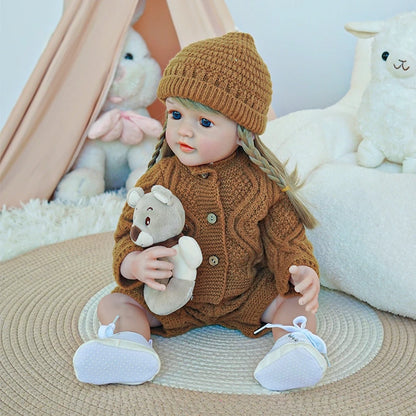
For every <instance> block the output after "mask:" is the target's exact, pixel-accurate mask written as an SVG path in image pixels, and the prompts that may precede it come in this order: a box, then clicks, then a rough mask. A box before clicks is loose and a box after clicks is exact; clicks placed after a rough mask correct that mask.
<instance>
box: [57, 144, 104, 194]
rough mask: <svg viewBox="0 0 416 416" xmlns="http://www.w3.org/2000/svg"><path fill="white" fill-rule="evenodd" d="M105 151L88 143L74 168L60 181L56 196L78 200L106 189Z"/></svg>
mask: <svg viewBox="0 0 416 416" xmlns="http://www.w3.org/2000/svg"><path fill="white" fill-rule="evenodd" d="M104 169H105V152H104V151H103V150H102V149H100V148H98V147H96V146H94V144H92V143H87V144H86V145H85V146H84V148H83V149H82V152H81V154H80V156H79V157H78V159H77V161H76V162H75V164H74V167H73V169H72V170H71V171H70V172H69V173H67V174H66V175H65V176H64V177H63V178H62V179H61V181H60V182H59V184H58V186H57V188H56V190H55V194H54V198H55V199H60V200H63V201H68V202H76V201H78V200H79V199H80V198H82V197H90V196H94V195H98V194H101V193H103V192H104V190H105V181H104Z"/></svg>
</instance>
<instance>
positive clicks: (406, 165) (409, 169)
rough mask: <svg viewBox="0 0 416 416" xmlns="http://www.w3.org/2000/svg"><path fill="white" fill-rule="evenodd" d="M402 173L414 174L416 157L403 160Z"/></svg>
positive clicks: (415, 171)
mask: <svg viewBox="0 0 416 416" xmlns="http://www.w3.org/2000/svg"><path fill="white" fill-rule="evenodd" d="M402 171H403V173H416V156H411V157H410V156H409V157H406V158H405V159H404V160H403V166H402Z"/></svg>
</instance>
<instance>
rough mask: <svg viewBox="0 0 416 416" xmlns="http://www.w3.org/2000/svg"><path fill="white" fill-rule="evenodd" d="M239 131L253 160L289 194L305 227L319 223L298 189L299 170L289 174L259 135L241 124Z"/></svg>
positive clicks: (243, 143)
mask: <svg viewBox="0 0 416 416" xmlns="http://www.w3.org/2000/svg"><path fill="white" fill-rule="evenodd" d="M237 133H238V136H239V138H240V140H241V147H242V148H243V150H244V152H245V153H246V154H247V156H248V157H249V158H250V160H251V162H252V163H254V164H255V165H256V166H258V167H259V169H260V170H262V171H263V172H264V173H265V174H266V175H267V176H268V178H269V179H270V180H272V181H273V182H275V183H277V185H278V186H279V188H280V189H281V190H282V191H283V192H285V193H286V194H287V196H288V197H289V200H290V202H291V203H292V205H293V207H294V208H295V210H296V212H297V214H298V215H299V218H300V219H301V221H302V223H303V224H304V225H305V227H307V228H314V227H316V225H317V224H318V223H317V221H316V219H315V217H314V216H313V215H312V213H311V212H310V211H309V209H308V208H307V207H306V204H305V203H304V202H303V201H302V199H301V198H300V196H299V192H298V191H299V189H300V187H301V186H302V185H301V184H299V179H298V174H297V170H296V169H295V170H294V171H293V172H292V173H290V174H289V173H288V172H287V171H286V168H285V165H284V164H283V163H282V162H280V160H279V159H278V158H277V157H276V156H275V155H274V154H273V152H271V150H270V149H269V148H268V147H267V146H266V145H265V144H264V143H263V142H262V141H261V139H260V137H259V136H258V135H256V134H253V133H252V132H250V131H248V130H247V129H245V128H244V127H241V126H238V130H237Z"/></svg>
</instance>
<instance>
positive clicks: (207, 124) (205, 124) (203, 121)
mask: <svg viewBox="0 0 416 416" xmlns="http://www.w3.org/2000/svg"><path fill="white" fill-rule="evenodd" d="M201 126H203V127H211V126H212V121H209V120H208V119H207V118H201Z"/></svg>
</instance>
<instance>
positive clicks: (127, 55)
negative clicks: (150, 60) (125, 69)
mask: <svg viewBox="0 0 416 416" xmlns="http://www.w3.org/2000/svg"><path fill="white" fill-rule="evenodd" d="M124 59H128V60H129V61H132V60H133V55H132V54H131V53H130V52H127V53H126V54H125V55H124Z"/></svg>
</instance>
